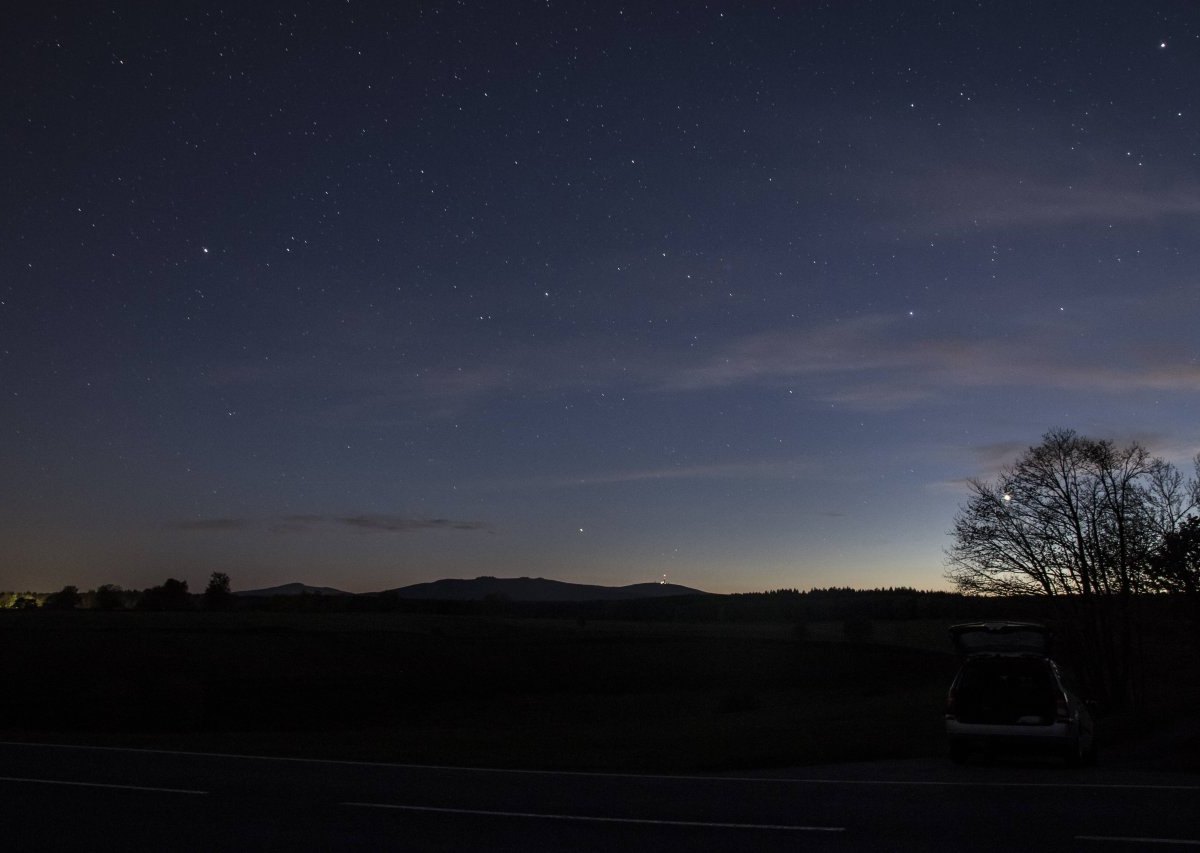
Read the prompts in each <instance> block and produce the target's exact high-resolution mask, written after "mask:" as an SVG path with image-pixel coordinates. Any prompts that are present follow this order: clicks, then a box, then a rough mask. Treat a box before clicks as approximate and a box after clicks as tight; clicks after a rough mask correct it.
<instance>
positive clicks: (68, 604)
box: [43, 585, 83, 610]
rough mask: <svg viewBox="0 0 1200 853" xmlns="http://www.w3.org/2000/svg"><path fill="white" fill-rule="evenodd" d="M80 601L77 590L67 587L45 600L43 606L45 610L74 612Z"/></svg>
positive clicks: (81, 598) (80, 597)
mask: <svg viewBox="0 0 1200 853" xmlns="http://www.w3.org/2000/svg"><path fill="white" fill-rule="evenodd" d="M82 600H83V597H82V596H81V595H80V594H79V589H78V588H76V587H74V586H70V585H68V586H64V587H63V588H62V589H61V590H59V591H58V592H56V593H54V594H53V595H51V596H50V597H49V598H47V599H46V603H45V604H44V605H43V606H44V607H45V608H46V609H47V610H74V609H75V608H76V607H78V606H79V603H80V602H81V601H82Z"/></svg>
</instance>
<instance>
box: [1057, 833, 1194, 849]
mask: <svg viewBox="0 0 1200 853" xmlns="http://www.w3.org/2000/svg"><path fill="white" fill-rule="evenodd" d="M1075 840H1076V841H1115V842H1117V843H1120V844H1178V845H1183V846H1187V847H1200V841H1197V840H1194V839H1191V838H1134V837H1132V836H1122V835H1076V836H1075Z"/></svg>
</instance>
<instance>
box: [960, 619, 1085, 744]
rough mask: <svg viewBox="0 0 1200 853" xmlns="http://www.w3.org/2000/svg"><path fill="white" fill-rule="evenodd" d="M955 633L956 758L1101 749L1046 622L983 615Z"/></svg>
mask: <svg viewBox="0 0 1200 853" xmlns="http://www.w3.org/2000/svg"><path fill="white" fill-rule="evenodd" d="M950 636H951V637H952V638H953V640H954V645H955V647H956V648H957V649H958V651H959V653H960V654H961V655H963V656H964V660H963V663H962V666H961V667H960V669H959V671H958V675H956V676H955V678H954V682H953V683H952V684H951V686H950V693H949V696H948V697H947V699H946V734H947V735H948V736H949V738H950V756H951V758H953V759H954V760H955V761H956V762H959V763H962V762H965V761H966V760H967V759H968V758H969V757H970V756H971V755H972V754H975V753H982V754H983V755H985V756H987V757H994V756H995V755H997V754H999V753H1001V752H1005V753H1013V752H1027V751H1034V750H1037V751H1049V752H1054V753H1057V754H1059V755H1061V756H1062V757H1063V758H1064V759H1066V761H1067V763H1068V764H1071V765H1078V764H1083V763H1086V762H1088V761H1090V760H1091V759H1092V758H1093V757H1094V755H1095V743H1094V731H1093V724H1092V716H1091V714H1090V713H1089V711H1088V708H1087V705H1086V704H1085V703H1084V702H1083V701H1081V700H1080V699H1079V697H1078V696H1076V695H1075V694H1074V693H1073V692H1071V691H1070V690H1068V689H1067V688H1066V687H1065V686H1064V684H1063V677H1062V674H1061V673H1060V671H1059V667H1058V665H1057V664H1056V663H1055V662H1054V661H1053V660H1052V659H1051V658H1050V633H1049V632H1048V631H1047V630H1046V627H1045V626H1044V625H1039V624H1036V623H1033V622H976V623H971V624H967V625H955V626H954V627H952V628H951V629H950Z"/></svg>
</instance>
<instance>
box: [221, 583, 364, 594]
mask: <svg viewBox="0 0 1200 853" xmlns="http://www.w3.org/2000/svg"><path fill="white" fill-rule="evenodd" d="M353 594H354V593H352V592H343V591H342V590H340V589H334V588H333V587H331V586H309V585H308V584H306V583H285V584H284V585H283V586H271V587H267V588H265V589H243V590H239V591H238V592H235V593H234V595H246V596H253V597H270V596H272V595H353Z"/></svg>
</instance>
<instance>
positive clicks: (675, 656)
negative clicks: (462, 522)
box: [0, 611, 1200, 772]
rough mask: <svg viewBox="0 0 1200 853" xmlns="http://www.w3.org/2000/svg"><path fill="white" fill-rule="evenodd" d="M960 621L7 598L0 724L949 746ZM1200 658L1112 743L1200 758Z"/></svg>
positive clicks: (335, 739)
mask: <svg viewBox="0 0 1200 853" xmlns="http://www.w3.org/2000/svg"><path fill="white" fill-rule="evenodd" d="M944 628H945V625H943V624H933V623H916V622H910V623H896V624H894V625H886V624H884V625H879V626H878V627H877V629H876V630H875V631H874V632H873V639H874V642H869V643H868V642H859V643H850V642H845V641H843V640H842V639H841V638H840V637H839V635H838V631H837V630H835V629H834V628H833V627H827V628H826V629H823V628H822V626H819V625H814V626H810V627H809V629H808V630H807V631H806V635H805V637H804V638H799V637H797V635H796V633H795V632H794V631H793V630H792V629H791V628H790V627H789V626H786V625H770V624H764V625H719V624H717V625H675V624H646V623H630V622H621V623H605V622H590V623H589V622H576V621H553V620H531V619H526V620H505V619H498V618H495V619H488V618H479V617H446V616H419V615H412V614H345V613H343V614H312V613H308V614H279V613H141V612H111V613H109V612H94V611H91V612H66V613H52V612H46V611H34V612H16V611H4V612H0V647H2V648H3V649H4V652H5V653H4V656H3V659H2V660H0V683H2V684H3V685H4V690H3V691H2V692H0V739H4V740H28V741H42V742H51V741H58V742H75V743H85V742H86V743H93V744H111V745H130V746H143V747H163V748H173V749H187V750H199V751H209V752H224V753H238V754H256V755H291V756H306V757H313V758H341V759H359V760H370V761H391V762H403V763H421V764H443V765H458V766H477V767H481V766H492V767H511V768H553V769H573V770H605V771H639V772H640V771H652V772H704V771H717V770H719V771H729V770H737V769H743V768H771V767H794V766H799V765H806V764H816V763H824V762H838V761H856V760H857V761H862V760H880V759H900V758H929V757H935V756H941V755H942V754H944V752H945V743H944V738H943V735H942V709H943V703H944V697H945V691H946V688H947V686H948V684H949V681H950V679H951V677H952V675H953V673H954V671H955V667H956V663H957V662H956V659H955V658H954V656H953V655H952V654H951V653H950V651H949V643H948V642H946V643H945V648H944V649H940V648H939V646H940V645H941V643H942V640H941V638H943V637H945V633H944ZM1185 664H1187V661H1186V660H1184V659H1179V658H1177V659H1176V660H1175V661H1174V663H1172V664H1171V665H1172V666H1175V667H1176V668H1179V667H1184V669H1179V671H1178V672H1176V673H1174V674H1172V672H1171V670H1170V667H1167V668H1166V669H1165V670H1164V671H1163V672H1161V673H1159V672H1157V671H1156V672H1154V673H1152V674H1151V675H1152V678H1151V680H1152V681H1153V682H1154V685H1157V686H1164V685H1165V687H1166V689H1159V690H1156V692H1155V693H1154V695H1155V696H1156V697H1161V696H1170V695H1174V697H1175V698H1174V700H1173V701H1172V702H1171V703H1170V707H1168V706H1167V705H1166V704H1164V702H1163V701H1162V700H1161V699H1157V700H1156V703H1157V704H1156V707H1155V709H1154V712H1153V713H1151V714H1149V715H1147V714H1145V713H1143V714H1141V715H1138V716H1136V717H1135V716H1133V715H1123V716H1116V715H1111V716H1110V717H1109V718H1107V719H1106V720H1104V721H1102V726H1103V736H1104V741H1105V743H1104V749H1105V755H1106V756H1107V758H1108V760H1110V761H1112V762H1114V763H1117V764H1123V765H1125V766H1130V767H1136V766H1145V767H1148V768H1149V767H1152V768H1154V769H1168V770H1170V769H1175V770H1200V760H1198V759H1200V732H1198V731H1196V729H1195V727H1194V725H1193V723H1192V721H1193V720H1194V719H1195V704H1194V703H1195V696H1194V693H1195V690H1194V689H1191V688H1186V689H1185V686H1186V685H1194V684H1195V682H1196V679H1195V678H1194V677H1193V676H1192V674H1191V672H1190V670H1187V671H1186V672H1185V671H1184V670H1185V669H1187V667H1186V666H1185ZM1188 665H1189V666H1190V664H1188ZM1173 677H1177V678H1178V681H1177V685H1176V686H1177V689H1175V690H1174V694H1172V691H1171V689H1170V684H1169V682H1170V681H1171V680H1172V678H1173Z"/></svg>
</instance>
